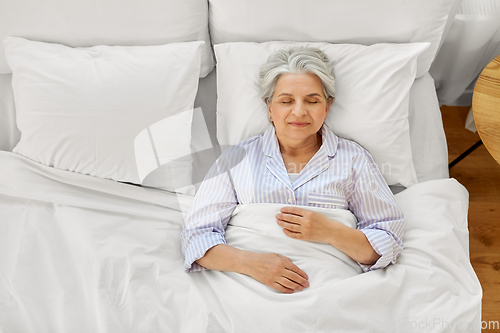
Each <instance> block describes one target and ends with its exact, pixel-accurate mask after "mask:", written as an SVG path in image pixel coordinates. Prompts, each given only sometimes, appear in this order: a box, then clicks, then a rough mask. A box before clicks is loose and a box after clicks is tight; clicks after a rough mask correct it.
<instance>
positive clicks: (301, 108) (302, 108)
mask: <svg viewBox="0 0 500 333" xmlns="http://www.w3.org/2000/svg"><path fill="white" fill-rule="evenodd" d="M292 114H293V115H294V116H295V117H298V118H300V117H302V116H305V115H306V114H307V110H306V105H305V103H304V102H302V101H297V102H296V103H295V105H294V107H293V109H292Z"/></svg>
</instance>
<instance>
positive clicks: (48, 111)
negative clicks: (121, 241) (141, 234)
mask: <svg viewBox="0 0 500 333" xmlns="http://www.w3.org/2000/svg"><path fill="white" fill-rule="evenodd" d="M4 45H5V50H6V56H7V61H8V62H9V65H10V67H11V68H12V70H13V78H12V85H13V92H14V100H15V104H16V112H17V125H18V127H19V129H20V131H21V140H20V142H19V143H18V144H17V145H16V147H15V148H14V149H13V152H15V153H18V154H21V155H24V156H26V157H28V158H30V159H32V160H35V161H37V162H40V163H43V164H46V165H49V166H53V167H55V168H59V169H65V170H69V171H74V172H79V173H83V174H88V175H92V176H96V177H101V178H109V179H113V180H117V181H124V182H132V183H137V184H139V183H140V179H139V176H138V171H137V167H136V161H135V155H134V139H135V137H136V136H137V135H138V134H139V133H140V132H141V131H142V130H144V129H145V128H147V127H148V126H150V125H151V124H153V123H156V122H158V121H160V120H162V119H165V118H167V117H171V116H174V115H177V114H179V113H181V112H183V111H188V110H192V108H193V105H194V99H195V95H196V91H197V87H198V81H199V74H200V62H201V61H200V55H201V51H202V48H203V46H204V42H202V41H197V42H186V43H173V44H167V45H159V46H133V47H120V46H95V47H90V48H70V47H67V46H64V45H60V44H50V43H42V42H34V41H29V40H26V39H23V38H17V37H9V38H7V39H6V40H5V42H4ZM185 114H186V117H189V116H191V115H192V113H189V112H187V113H185ZM187 121H190V119H187ZM171 130H172V131H176V132H174V133H169V134H170V135H171V136H173V137H175V140H174V141H170V142H166V143H165V144H166V145H168V144H170V145H172V146H173V147H176V149H177V150H179V149H181V150H184V151H185V152H186V153H185V154H186V155H187V154H190V148H189V147H190V140H191V131H190V126H183V127H171ZM184 176H186V177H189V179H190V177H191V174H190V170H186V171H185V175H184Z"/></svg>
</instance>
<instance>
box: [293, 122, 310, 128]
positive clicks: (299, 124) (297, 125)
mask: <svg viewBox="0 0 500 333" xmlns="http://www.w3.org/2000/svg"><path fill="white" fill-rule="evenodd" d="M288 125H290V126H295V127H305V126H307V125H309V123H304V122H299V121H292V122H289V123H288Z"/></svg>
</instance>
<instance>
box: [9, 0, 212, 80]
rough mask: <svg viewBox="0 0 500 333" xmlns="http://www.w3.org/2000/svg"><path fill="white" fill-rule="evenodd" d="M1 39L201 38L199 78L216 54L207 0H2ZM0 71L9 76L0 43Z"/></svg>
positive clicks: (141, 41) (147, 41)
mask: <svg viewBox="0 0 500 333" xmlns="http://www.w3.org/2000/svg"><path fill="white" fill-rule="evenodd" d="M0 13H2V16H1V18H2V19H1V20H0V40H4V39H5V38H7V37H8V36H19V37H25V38H29V39H31V40H39V41H45V42H52V43H60V44H64V45H68V46H72V47H90V46H95V45H122V46H149V45H164V44H169V43H179V42H192V41H198V40H203V41H205V46H204V48H203V51H202V65H201V73H200V75H201V76H205V75H207V74H208V73H210V72H211V71H212V69H213V66H214V55H213V52H212V48H211V46H210V36H209V33H208V2H207V0H182V1H179V0H161V1H158V0H146V1H121V0H105V1H98V2H95V1H84V0H83V1H81V0H80V1H65V2H61V1H59V0H44V1H28V2H26V1H24V0H22V1H19V0H2V1H0ZM0 73H11V69H10V68H9V66H8V64H7V62H6V61H5V58H4V52H3V47H2V45H0Z"/></svg>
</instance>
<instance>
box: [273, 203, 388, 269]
mask: <svg viewBox="0 0 500 333" xmlns="http://www.w3.org/2000/svg"><path fill="white" fill-rule="evenodd" d="M276 218H277V220H278V221H277V222H278V224H279V225H280V226H282V227H283V232H284V233H285V234H286V235H287V236H289V237H292V238H295V239H302V240H306V241H311V242H324V243H329V244H330V245H332V246H333V247H335V248H337V249H339V250H340V251H342V252H344V253H345V254H346V255H347V256H349V257H350V258H351V259H353V260H356V261H357V262H359V263H361V264H366V265H373V264H374V263H376V262H377V260H378V259H379V258H380V255H379V254H378V253H377V252H375V250H374V249H373V247H372V245H371V244H370V242H369V241H368V239H367V238H366V236H365V234H364V233H363V232H362V231H361V230H358V229H354V228H350V227H348V226H345V225H343V224H342V223H339V222H337V221H335V220H331V219H329V218H328V217H326V216H324V215H322V214H320V213H316V212H313V211H310V210H307V209H304V208H299V207H283V208H281V213H278V215H276Z"/></svg>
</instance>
